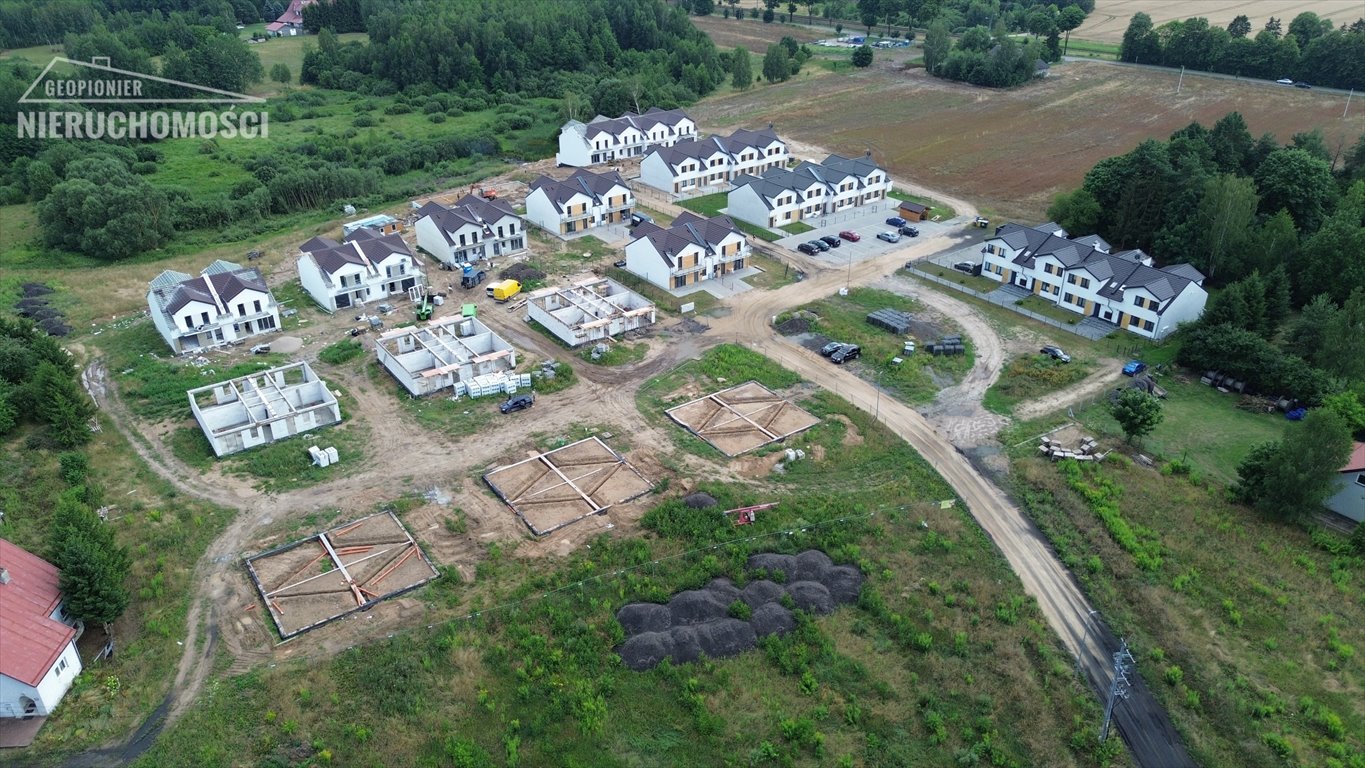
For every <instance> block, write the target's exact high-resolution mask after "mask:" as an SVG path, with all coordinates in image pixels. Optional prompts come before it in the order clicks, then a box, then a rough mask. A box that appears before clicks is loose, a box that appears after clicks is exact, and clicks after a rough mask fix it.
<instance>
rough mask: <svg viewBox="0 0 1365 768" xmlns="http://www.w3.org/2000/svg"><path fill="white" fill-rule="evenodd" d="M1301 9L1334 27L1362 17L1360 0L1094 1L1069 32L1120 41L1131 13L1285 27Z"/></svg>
mask: <svg viewBox="0 0 1365 768" xmlns="http://www.w3.org/2000/svg"><path fill="white" fill-rule="evenodd" d="M1304 11H1312V12H1313V13H1316V14H1317V15H1318V16H1320V17H1322V18H1324V19H1331V20H1332V22H1333V24H1334V25H1335V26H1338V27H1340V26H1343V25H1346V24H1350V23H1351V22H1353V21H1355V20H1356V19H1359V18H1361V17H1362V16H1365V6H1362V5H1361V3H1360V0H1313V2H1311V3H1306V2H1303V0H1201V2H1198V3H1191V2H1189V0H1095V10H1094V12H1093V13H1091V14H1090V15H1089V16H1087V17H1086V19H1085V23H1084V24H1082V25H1081V26H1080V28H1079V29H1077V30H1076V31H1075V32H1072V33H1071V39H1072V41H1073V45H1074V41H1075V40H1076V38H1082V39H1085V40H1103V41H1106V42H1112V43H1117V42H1121V41H1122V40H1123V31H1124V30H1125V29H1127V28H1128V21H1129V20H1130V19H1132V18H1133V14H1135V13H1145V14H1147V15H1148V16H1151V17H1152V23H1153V24H1155V25H1157V26H1158V27H1159V26H1161V25H1162V24H1165V23H1166V22H1168V21H1175V20H1176V19H1188V18H1192V17H1195V16H1203V17H1204V18H1206V19H1208V20H1209V23H1210V24H1212V25H1214V26H1218V27H1226V26H1227V25H1228V22H1230V21H1232V19H1233V17H1235V16H1237V15H1239V14H1242V15H1245V16H1246V17H1247V18H1248V19H1250V20H1251V28H1252V29H1253V30H1259V29H1260V28H1261V27H1262V26H1264V25H1265V22H1266V20H1267V19H1269V18H1270V17H1271V16H1274V17H1275V18H1277V19H1280V20H1281V21H1283V22H1284V24H1285V26H1286V27H1288V26H1289V22H1290V21H1291V20H1293V18H1294V17H1295V16H1297V15H1299V14H1300V13H1303V12H1304Z"/></svg>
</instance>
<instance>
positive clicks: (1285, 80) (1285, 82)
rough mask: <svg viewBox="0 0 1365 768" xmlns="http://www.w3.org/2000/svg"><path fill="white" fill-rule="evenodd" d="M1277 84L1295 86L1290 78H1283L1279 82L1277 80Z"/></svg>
mask: <svg viewBox="0 0 1365 768" xmlns="http://www.w3.org/2000/svg"><path fill="white" fill-rule="evenodd" d="M1275 82H1277V83H1279V84H1280V85H1293V84H1294V81H1293V80H1291V79H1289V78H1287V77H1282V78H1280V79H1279V80H1276V81H1275Z"/></svg>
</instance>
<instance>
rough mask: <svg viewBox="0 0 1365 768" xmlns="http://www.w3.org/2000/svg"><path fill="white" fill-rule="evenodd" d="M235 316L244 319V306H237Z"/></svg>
mask: <svg viewBox="0 0 1365 768" xmlns="http://www.w3.org/2000/svg"><path fill="white" fill-rule="evenodd" d="M237 316H238V317H245V316H246V304H238V305H237Z"/></svg>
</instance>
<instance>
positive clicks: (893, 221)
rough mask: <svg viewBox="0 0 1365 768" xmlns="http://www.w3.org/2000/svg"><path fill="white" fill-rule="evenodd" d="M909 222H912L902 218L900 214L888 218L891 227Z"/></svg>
mask: <svg viewBox="0 0 1365 768" xmlns="http://www.w3.org/2000/svg"><path fill="white" fill-rule="evenodd" d="M909 223H910V222H908V221H906V220H905V219H902V218H901V217H899V216H892V217H890V218H889V219H887V220H886V224H887V226H891V227H903V226H905V225H906V224H909Z"/></svg>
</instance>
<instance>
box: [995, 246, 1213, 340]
mask: <svg viewBox="0 0 1365 768" xmlns="http://www.w3.org/2000/svg"><path fill="white" fill-rule="evenodd" d="M981 252H982V254H984V260H983V263H982V267H981V274H982V275H984V276H986V277H990V278H993V279H995V280H998V281H1000V282H1002V283H1007V284H1010V285H1015V286H1018V287H1020V288H1023V289H1025V290H1028V291H1030V292H1032V293H1033V294H1034V295H1036V296H1038V297H1040V298H1043V299H1046V300H1048V301H1051V302H1052V303H1054V304H1056V305H1057V306H1059V307H1062V308H1063V309H1066V310H1069V311H1071V312H1075V313H1076V314H1079V315H1083V316H1085V317H1095V318H1098V319H1100V320H1103V321H1104V322H1107V323H1112V324H1113V325H1116V326H1118V327H1119V328H1122V329H1124V330H1127V331H1131V332H1132V333H1136V334H1138V335H1140V336H1146V337H1148V338H1153V339H1164V338H1166V337H1167V336H1169V335H1170V333H1171V332H1172V331H1174V330H1175V329H1176V328H1177V327H1179V326H1180V325H1181V324H1182V323H1187V322H1192V321H1194V320H1197V319H1199V316H1200V315H1201V314H1203V312H1204V304H1205V302H1207V301H1208V293H1207V292H1206V291H1205V290H1204V288H1203V282H1204V275H1203V274H1202V273H1201V272H1200V271H1199V270H1197V269H1195V268H1194V267H1192V266H1190V265H1189V264H1174V265H1171V266H1166V267H1161V268H1159V269H1158V268H1157V267H1154V266H1153V265H1152V257H1151V256H1148V255H1147V254H1145V253H1143V252H1142V251H1137V250H1134V251H1120V252H1118V253H1110V246H1109V243H1107V242H1105V241H1104V239H1103V238H1101V237H1099V236H1098V235H1087V236H1086V237H1081V238H1075V239H1072V238H1070V237H1068V236H1067V233H1066V230H1064V229H1062V228H1061V227H1059V226H1057V225H1056V224H1053V223H1051V222H1049V223H1047V224H1043V225H1041V226H1037V227H1025V226H1023V225H1020V224H1006V225H1004V226H1002V227H1000V228H998V229H997V230H996V232H995V237H992V238H990V239H989V240H987V241H986V244H985V245H984V246H983V247H982V249H981Z"/></svg>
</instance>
